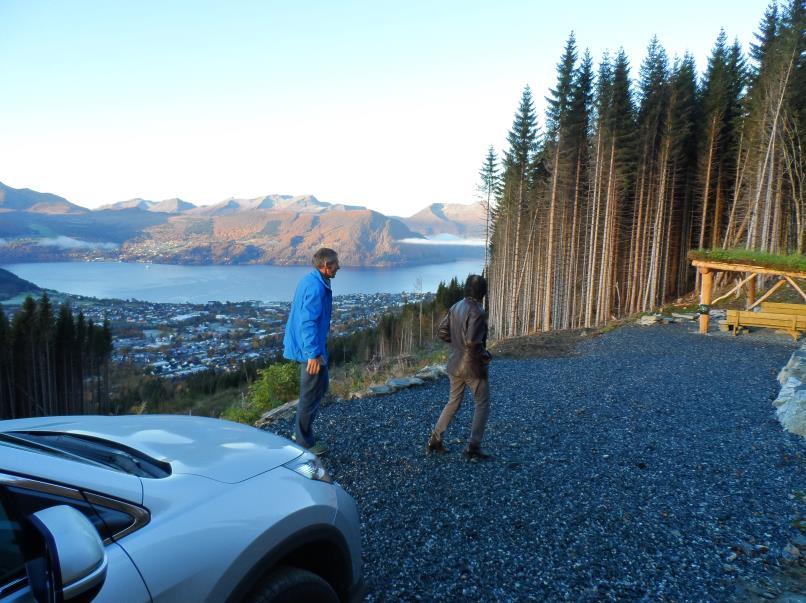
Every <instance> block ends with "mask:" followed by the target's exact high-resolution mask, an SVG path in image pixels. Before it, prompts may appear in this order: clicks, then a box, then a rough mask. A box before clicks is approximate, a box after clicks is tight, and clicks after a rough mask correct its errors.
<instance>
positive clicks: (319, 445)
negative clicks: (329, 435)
mask: <svg viewBox="0 0 806 603" xmlns="http://www.w3.org/2000/svg"><path fill="white" fill-rule="evenodd" d="M327 451H328V447H327V445H326V444H324V443H323V442H314V444H313V446H311V447H310V448H308V452H311V453H313V454H315V455H316V456H322V455H323V454H325V453H326V452H327Z"/></svg>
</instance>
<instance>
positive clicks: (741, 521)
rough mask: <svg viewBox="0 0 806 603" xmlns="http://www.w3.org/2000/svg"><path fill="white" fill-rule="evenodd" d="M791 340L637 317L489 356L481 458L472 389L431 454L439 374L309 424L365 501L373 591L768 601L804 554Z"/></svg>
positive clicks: (805, 460) (382, 595)
mask: <svg viewBox="0 0 806 603" xmlns="http://www.w3.org/2000/svg"><path fill="white" fill-rule="evenodd" d="M794 349H795V344H794V343H793V342H792V341H791V340H789V339H787V338H784V337H782V336H779V335H774V334H769V335H750V336H742V337H732V336H729V335H726V334H722V333H715V334H711V335H709V336H707V337H703V336H701V335H698V334H696V333H695V326H694V325H658V326H653V327H636V326H627V327H622V328H619V329H616V330H615V331H612V332H610V333H607V334H605V335H602V336H600V337H597V338H594V339H589V340H585V341H583V342H581V343H580V344H579V345H578V346H577V347H576V350H575V352H574V354H573V355H572V356H570V357H561V358H530V359H520V360H513V359H496V360H495V361H494V363H493V365H492V369H491V374H490V382H491V392H492V406H491V413H490V422H489V424H488V429H487V434H486V436H485V440H484V443H483V444H484V448H485V450H487V451H488V452H490V453H492V454H493V455H494V458H493V459H492V460H490V461H487V462H473V463H470V462H467V461H466V460H464V459H463V457H462V454H461V450H462V447H463V444H464V438H465V437H466V435H467V433H468V431H469V428H470V417H471V413H472V401H471V400H470V399H469V398H466V400H465V403H464V405H463V407H462V409H461V410H460V412H459V413H458V415H457V417H456V419H455V420H454V423H453V425H452V426H451V429H449V431H448V432H447V434H446V441H447V442H448V445H449V447H450V449H451V452H450V453H449V454H448V455H445V456H440V457H429V456H426V455H425V454H424V445H425V442H426V439H427V437H428V433H429V430H430V428H431V426H432V425H433V424H434V422H435V421H436V418H437V416H438V415H439V412H440V410H441V409H442V405H443V404H444V402H445V400H446V396H447V390H448V381H447V378H442V379H440V380H439V381H436V382H433V383H431V384H428V385H425V386H420V387H415V388H411V389H408V390H403V391H400V392H398V393H396V394H394V395H391V396H385V397H376V398H365V399H362V400H352V401H349V402H347V401H344V402H334V403H332V404H330V405H328V406H326V407H325V408H323V410H322V412H321V414H320V416H319V418H318V419H317V423H316V428H317V433H318V436H319V437H320V438H322V439H323V440H324V441H326V442H327V443H328V444H329V445H330V446H331V452H330V453H329V455H328V456H327V457H325V464H326V466H327V467H328V469H329V470H330V471H331V473H332V474H333V476H334V478H335V479H336V480H337V481H338V482H339V483H341V484H342V485H343V486H344V487H345V488H346V489H347V491H348V492H350V493H351V494H352V495H353V496H354V497H355V498H356V500H357V501H358V505H359V507H360V510H361V514H362V524H363V526H362V527H363V537H364V559H365V575H366V580H367V586H368V591H367V600H368V601H415V600H423V601H437V600H442V601H524V600H539V601H544V600H548V601H556V600H572V601H600V600H604V601H610V600H612V601H615V600H619V601H622V600H643V601H724V600H731V601H732V600H746V599H748V598H754V597H755V596H756V594H754V593H757V592H758V588H762V587H759V586H758V585H763V584H769V585H770V586H769V592H765V593H763V594H762V596H766V597H768V598H775V597H776V595H778V594H780V592H781V590H782V587H780V586H777V587H776V586H775V581H774V580H775V576H779V575H781V574H782V572H785V571H792V570H793V568H794V569H795V570H796V571H800V570H802V568H803V563H804V562H803V556H804V555H806V540H804V536H806V494H804V492H806V440H805V439H804V438H801V437H799V436H794V435H791V434H788V433H786V432H784V431H782V429H781V427H780V425H779V424H778V422H777V421H776V419H775V417H774V415H773V407H772V405H771V401H772V400H773V399H774V398H775V396H776V394H777V393H778V390H779V388H780V387H779V385H778V383H777V381H776V380H775V377H776V375H777V373H778V371H779V370H780V368H781V367H782V366H783V365H784V364H785V363H786V361H787V359H788V358H789V356H790V354H791V353H792V351H793V350H794ZM275 429H276V430H277V431H278V432H279V433H281V434H284V435H289V434H290V423H289V422H285V423H281V424H278V425H276V426H275ZM798 526H800V529H799V528H798ZM793 543H794V544H795V546H796V547H797V546H798V545H800V551H801V552H802V553H801V557H800V558H799V559H798V558H797V557H796V558H794V559H793V558H792V553H793V552H795V553H796V552H797V551H798V549H797V548H795V549H794V551H793V549H792V545H793ZM787 551H789V552H787ZM799 568H800V569H799ZM801 575H803V574H802V573H801ZM801 586H802V587H803V589H804V590H803V592H804V593H806V585H801ZM756 587H758V588H756ZM799 590H800V587H799V586H797V585H795V586H794V587H793V586H792V585H791V584H790V585H789V591H790V592H791V593H796V592H798V591H799ZM796 596H797V595H796ZM782 600H783V599H782ZM793 600H797V599H793Z"/></svg>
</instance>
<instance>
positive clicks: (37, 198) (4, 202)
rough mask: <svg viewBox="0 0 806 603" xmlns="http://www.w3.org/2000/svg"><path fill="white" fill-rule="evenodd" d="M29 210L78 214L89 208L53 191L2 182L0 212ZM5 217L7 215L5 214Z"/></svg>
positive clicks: (44, 212) (0, 186)
mask: <svg viewBox="0 0 806 603" xmlns="http://www.w3.org/2000/svg"><path fill="white" fill-rule="evenodd" d="M5 211H28V212H36V213H42V214H77V213H84V212H87V211H89V210H87V209H85V208H83V207H79V206H78V205H75V204H74V203H70V202H69V201H68V200H67V199H65V198H63V197H59V196H58V195H53V194H51V193H39V192H37V191H32V190H31V189H28V188H11V187H10V186H6V185H5V184H3V183H2V182H0V212H5ZM4 219H5V216H4Z"/></svg>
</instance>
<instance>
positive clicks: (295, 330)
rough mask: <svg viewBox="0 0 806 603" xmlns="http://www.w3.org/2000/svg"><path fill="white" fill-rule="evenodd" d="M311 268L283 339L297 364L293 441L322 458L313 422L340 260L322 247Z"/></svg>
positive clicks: (320, 392) (324, 382) (321, 385)
mask: <svg viewBox="0 0 806 603" xmlns="http://www.w3.org/2000/svg"><path fill="white" fill-rule="evenodd" d="M313 265H314V268H315V269H314V270H311V272H309V273H308V274H306V275H305V276H304V277H303V278H302V280H300V282H299V284H298V285H297V290H296V291H295V292H294V301H293V302H292V303H291V313H290V314H289V315H288V324H287V325H286V327H285V337H284V338H283V347H284V350H283V356H284V357H285V358H287V359H288V360H294V361H296V362H299V363H300V372H299V402H298V403H297V418H296V426H295V429H294V438H293V439H294V440H295V441H296V442H297V443H298V444H300V445H301V446H304V447H305V448H307V449H308V450H310V451H311V452H313V453H314V454H317V455H318V454H324V453H325V452H326V451H327V447H326V446H325V445H324V444H322V443H321V442H317V441H316V440H315V438H314V437H313V421H314V419H315V418H316V414H317V413H318V412H319V403H320V402H321V401H322V397H323V396H324V395H325V392H326V391H327V385H328V376H327V360H328V358H327V334H328V332H329V331H330V313H331V310H332V308H333V293H332V292H331V290H330V279H332V278H335V276H336V272H338V270H339V256H338V254H337V253H336V252H335V251H333V250H332V249H328V248H327V247H323V248H322V249H320V250H319V251H317V252H316V253H315V254H314V255H313Z"/></svg>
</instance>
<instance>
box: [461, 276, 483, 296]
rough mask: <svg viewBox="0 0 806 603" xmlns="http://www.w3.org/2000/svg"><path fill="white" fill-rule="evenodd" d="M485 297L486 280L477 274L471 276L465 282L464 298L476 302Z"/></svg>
mask: <svg viewBox="0 0 806 603" xmlns="http://www.w3.org/2000/svg"><path fill="white" fill-rule="evenodd" d="M485 295H487V280H486V279H485V278H484V277H483V276H481V275H479V274H471V275H470V276H468V277H467V280H466V281H465V297H472V298H473V299H476V300H478V301H481V300H483V299H484V296H485Z"/></svg>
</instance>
